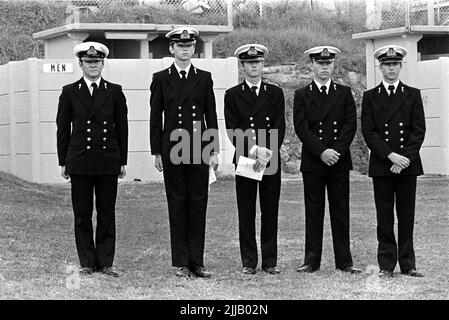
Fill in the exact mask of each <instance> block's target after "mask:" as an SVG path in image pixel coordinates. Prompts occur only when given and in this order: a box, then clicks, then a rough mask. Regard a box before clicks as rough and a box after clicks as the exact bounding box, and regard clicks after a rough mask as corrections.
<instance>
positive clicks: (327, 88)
mask: <svg viewBox="0 0 449 320" xmlns="http://www.w3.org/2000/svg"><path fill="white" fill-rule="evenodd" d="M313 81H314V82H315V84H316V86H317V87H318V89H320V91H321V87H322V86H326V94H328V93H329V88H330V86H331V79H329V80H327V82H326V83H325V84H321V83H319V82H318V81H316V79H313Z"/></svg>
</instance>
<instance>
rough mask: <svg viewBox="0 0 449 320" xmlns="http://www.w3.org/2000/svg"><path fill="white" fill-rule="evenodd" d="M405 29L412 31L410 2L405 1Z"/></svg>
mask: <svg viewBox="0 0 449 320" xmlns="http://www.w3.org/2000/svg"><path fill="white" fill-rule="evenodd" d="M405 28H406V29H407V30H410V1H408V0H406V1H405Z"/></svg>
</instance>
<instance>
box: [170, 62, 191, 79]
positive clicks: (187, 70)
mask: <svg viewBox="0 0 449 320" xmlns="http://www.w3.org/2000/svg"><path fill="white" fill-rule="evenodd" d="M174 65H175V68H176V70H177V71H178V74H179V77H180V78H181V74H180V72H181V71H182V70H185V71H186V79H187V78H188V76H189V71H190V66H191V65H192V63H189V65H188V66H187V67H186V68H185V69H181V68H180V67H179V66H178V65H177V64H176V62H175V63H174Z"/></svg>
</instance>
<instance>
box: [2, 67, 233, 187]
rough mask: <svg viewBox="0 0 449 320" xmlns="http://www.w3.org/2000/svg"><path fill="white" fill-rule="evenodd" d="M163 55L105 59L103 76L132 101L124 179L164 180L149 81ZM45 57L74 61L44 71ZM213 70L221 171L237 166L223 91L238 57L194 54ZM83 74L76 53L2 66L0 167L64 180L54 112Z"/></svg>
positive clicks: (31, 177)
mask: <svg viewBox="0 0 449 320" xmlns="http://www.w3.org/2000/svg"><path fill="white" fill-rule="evenodd" d="M172 61H173V60H172V59H171V58H165V59H154V60H152V59H148V60H146V59H135V60H134V59H111V60H106V65H105V69H104V72H103V76H104V78H105V79H107V80H108V81H111V82H114V83H118V84H121V85H122V86H123V89H124V94H125V96H126V99H127V104H128V110H129V114H128V120H129V153H128V166H127V172H128V174H127V177H126V178H125V181H126V180H127V181H130V180H133V179H141V180H142V181H152V180H162V178H163V177H162V174H161V173H159V172H158V171H157V170H156V169H155V168H154V158H153V157H152V156H151V155H150V148H149V110H150V108H149V96H150V91H149V86H150V83H151V79H152V75H153V73H154V72H157V71H159V70H161V69H163V68H166V67H168V66H169V65H170V64H171V63H172ZM46 63H68V64H73V72H72V73H44V72H43V65H44V64H46ZM193 64H194V65H195V66H197V67H198V68H200V69H204V70H208V71H210V72H212V78H213V80H214V91H215V98H216V102H217V113H218V119H219V128H220V129H221V130H220V146H221V150H220V166H219V171H221V172H223V173H229V172H230V171H231V170H233V166H232V152H233V147H232V145H231V143H230V142H229V141H228V139H227V137H226V133H225V131H224V128H225V125H224V115H223V98H224V91H225V90H226V89H227V88H229V87H231V86H234V85H236V84H237V81H238V63H237V59H236V58H228V59H194V60H193ZM81 76H82V74H81V71H80V69H79V67H78V63H77V61H76V60H73V59H46V60H37V59H28V60H26V61H21V62H10V63H8V64H7V65H3V66H0V170H3V171H6V172H10V173H12V174H14V175H17V176H19V177H20V178H23V179H26V180H29V181H33V182H39V183H55V182H64V179H62V178H61V177H60V175H59V170H60V169H59V167H58V161H57V154H56V124H55V119H56V112H57V106H58V98H59V94H60V92H61V88H62V86H63V85H65V84H68V83H71V82H74V81H76V80H77V79H79V78H80V77H81Z"/></svg>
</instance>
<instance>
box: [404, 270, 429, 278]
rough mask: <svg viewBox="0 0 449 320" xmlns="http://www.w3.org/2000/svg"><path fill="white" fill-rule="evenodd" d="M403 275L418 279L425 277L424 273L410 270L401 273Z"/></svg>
mask: <svg viewBox="0 0 449 320" xmlns="http://www.w3.org/2000/svg"><path fill="white" fill-rule="evenodd" d="M401 273H402V274H405V275H406V276H410V277H416V278H423V277H424V275H423V274H422V273H419V272H418V271H416V269H410V270H408V271H405V272H401Z"/></svg>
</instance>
